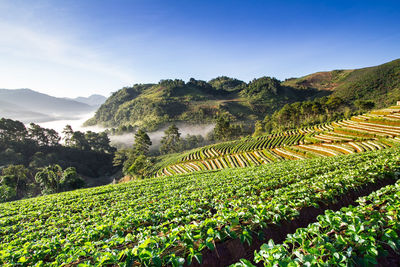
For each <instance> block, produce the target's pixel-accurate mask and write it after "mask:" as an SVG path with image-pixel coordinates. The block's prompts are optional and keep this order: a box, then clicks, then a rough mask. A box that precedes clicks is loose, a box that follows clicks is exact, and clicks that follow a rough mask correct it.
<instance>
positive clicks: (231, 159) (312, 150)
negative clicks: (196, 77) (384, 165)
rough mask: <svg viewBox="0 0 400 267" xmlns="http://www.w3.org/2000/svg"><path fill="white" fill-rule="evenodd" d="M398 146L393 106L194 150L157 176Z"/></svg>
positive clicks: (398, 112) (398, 121)
mask: <svg viewBox="0 0 400 267" xmlns="http://www.w3.org/2000/svg"><path fill="white" fill-rule="evenodd" d="M397 143H400V106H393V107H390V108H387V109H382V110H375V111H372V112H371V113H369V114H364V115H361V116H355V117H352V118H351V119H350V120H344V121H337V122H332V123H330V124H322V125H315V126H312V127H308V128H302V129H297V130H291V131H286V132H282V133H278V134H273V135H268V136H260V137H254V138H246V139H243V140H238V141H233V142H225V143H220V144H216V145H211V146H208V147H204V148H201V149H197V150H194V151H191V152H189V153H186V154H185V155H184V156H182V158H181V159H179V160H178V161H177V162H175V163H173V164H170V165H168V166H165V167H163V168H161V169H160V170H159V171H158V172H157V176H164V175H166V176H170V175H175V174H185V173H190V172H197V171H209V170H218V169H225V168H237V167H249V166H258V165H261V164H268V163H272V162H278V161H284V160H299V159H307V158H314V157H329V156H337V155H343V154H353V153H359V152H366V151H373V150H379V149H384V148H389V147H391V146H393V145H394V144H397Z"/></svg>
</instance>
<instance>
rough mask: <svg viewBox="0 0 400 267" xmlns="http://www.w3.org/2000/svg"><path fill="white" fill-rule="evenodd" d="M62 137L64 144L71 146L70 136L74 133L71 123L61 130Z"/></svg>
mask: <svg viewBox="0 0 400 267" xmlns="http://www.w3.org/2000/svg"><path fill="white" fill-rule="evenodd" d="M62 133H63V135H64V137H63V140H64V144H65V145H66V146H72V140H71V139H72V136H73V135H74V130H72V127H71V125H65V128H64V129H63V131H62Z"/></svg>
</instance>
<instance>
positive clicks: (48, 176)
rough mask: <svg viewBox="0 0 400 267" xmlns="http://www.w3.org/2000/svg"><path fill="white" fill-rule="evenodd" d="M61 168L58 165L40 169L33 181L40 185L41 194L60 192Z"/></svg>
mask: <svg viewBox="0 0 400 267" xmlns="http://www.w3.org/2000/svg"><path fill="white" fill-rule="evenodd" d="M61 178H62V168H61V166H60V165H58V164H54V165H50V166H47V167H44V168H41V169H40V170H39V171H38V172H37V173H36V175H35V180H36V182H37V183H39V184H40V187H41V188H42V193H43V194H51V193H57V192H60V180H61Z"/></svg>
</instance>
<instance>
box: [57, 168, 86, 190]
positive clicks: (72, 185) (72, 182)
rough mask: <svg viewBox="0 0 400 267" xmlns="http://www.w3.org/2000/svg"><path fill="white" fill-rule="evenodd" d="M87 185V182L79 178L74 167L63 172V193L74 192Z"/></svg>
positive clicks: (61, 186)
mask: <svg viewBox="0 0 400 267" xmlns="http://www.w3.org/2000/svg"><path fill="white" fill-rule="evenodd" d="M84 185H85V182H84V181H83V180H82V178H81V177H79V175H78V173H77V172H76V169H75V168H74V167H69V168H66V169H65V170H64V171H63V174H62V177H61V179H60V188H61V190H62V191H67V190H74V189H78V188H81V187H83V186H84Z"/></svg>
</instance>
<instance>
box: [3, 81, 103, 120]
mask: <svg viewBox="0 0 400 267" xmlns="http://www.w3.org/2000/svg"><path fill="white" fill-rule="evenodd" d="M0 100H1V103H0V117H6V118H10V119H14V120H20V121H23V122H25V123H27V122H45V121H51V120H57V119H61V118H70V117H74V116H77V115H79V114H84V113H88V112H92V111H94V110H95V109H96V107H94V106H90V105H88V104H85V103H81V102H78V101H75V100H71V99H65V98H58V97H53V96H50V95H47V94H43V93H39V92H36V91H34V90H31V89H0Z"/></svg>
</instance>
